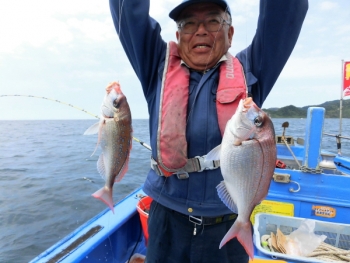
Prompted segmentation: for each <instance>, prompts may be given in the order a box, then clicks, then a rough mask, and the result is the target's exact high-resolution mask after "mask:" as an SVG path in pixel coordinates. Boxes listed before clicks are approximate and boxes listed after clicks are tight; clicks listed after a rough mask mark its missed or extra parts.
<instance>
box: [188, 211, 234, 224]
mask: <svg viewBox="0 0 350 263" xmlns="http://www.w3.org/2000/svg"><path fill="white" fill-rule="evenodd" d="M237 216H238V215H237V214H228V215H222V216H217V217H204V216H188V220H189V221H190V222H192V223H194V224H196V225H215V224H219V223H223V222H226V221H231V220H234V219H236V218H237Z"/></svg>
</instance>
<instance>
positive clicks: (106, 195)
mask: <svg viewBox="0 0 350 263" xmlns="http://www.w3.org/2000/svg"><path fill="white" fill-rule="evenodd" d="M92 196H93V197H95V198H97V199H99V200H101V201H102V202H104V203H105V204H106V205H107V206H108V207H109V208H110V209H111V210H112V212H113V214H114V206H113V197H112V191H111V190H109V189H107V188H106V187H102V188H101V189H99V190H97V191H96V192H95V193H93V194H92Z"/></svg>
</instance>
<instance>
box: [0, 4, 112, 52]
mask: <svg viewBox="0 0 350 263" xmlns="http://www.w3.org/2000/svg"><path fill="white" fill-rule="evenodd" d="M87 15H89V16H90V17H92V18H88V19H87V18H85V17H86V16H87ZM107 18H108V19H107ZM108 24H109V26H108ZM111 25H112V21H111V18H110V13H109V8H108V2H107V1H92V0H86V1H85V0H84V1H83V0H74V1H68V0H62V1H58V2H52V1H44V0H36V1H23V0H22V1H21V0H14V1H6V0H0V35H1V36H2V38H1V43H0V53H5V52H14V51H15V50H16V49H17V48H18V47H20V46H22V45H30V46H34V47H42V46H44V45H46V44H48V43H50V42H52V41H53V42H55V43H56V44H67V43H69V42H72V41H73V40H74V38H75V37H76V33H77V31H80V32H81V33H82V34H83V36H84V37H87V38H93V39H95V40H101V39H104V38H109V37H110V35H112V33H113V31H112V30H111Z"/></svg>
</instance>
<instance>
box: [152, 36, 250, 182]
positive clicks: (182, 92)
mask: <svg viewBox="0 0 350 263" xmlns="http://www.w3.org/2000/svg"><path fill="white" fill-rule="evenodd" d="M226 57H227V61H224V62H222V64H221V65H220V69H219V71H220V72H219V74H220V77H219V84H218V89H217V93H216V110H217V114H218V123H219V127H220V131H221V135H223V133H224V131H225V126H226V123H227V121H228V120H229V119H230V118H231V117H232V115H233V114H234V113H235V111H236V109H237V106H238V103H239V101H240V99H243V98H246V97H247V85H246V82H245V76H244V74H243V70H242V65H241V63H240V62H239V60H238V59H237V58H235V57H233V56H232V55H231V54H229V53H227V54H226ZM165 59H166V60H165V65H164V72H163V80H162V87H161V96H160V103H159V105H160V106H159V121H158V134H157V163H158V165H159V168H160V169H161V170H162V172H163V174H164V175H166V176H170V175H171V174H173V173H174V172H177V171H179V170H180V171H181V170H184V171H186V170H188V167H191V159H188V158H187V141H186V117H187V104H188V98H189V82H190V72H189V69H188V68H187V67H186V66H184V65H181V58H180V56H179V53H178V49H177V44H176V43H175V42H170V43H169V44H168V48H167V53H166V58H165ZM185 166H186V167H187V169H184V167H185ZM189 169H190V170H191V168H189ZM193 171H195V169H193Z"/></svg>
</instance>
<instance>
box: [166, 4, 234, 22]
mask: <svg viewBox="0 0 350 263" xmlns="http://www.w3.org/2000/svg"><path fill="white" fill-rule="evenodd" d="M199 3H214V4H217V5H219V6H221V7H222V8H223V9H224V10H227V11H228V13H229V14H230V8H229V7H228V5H227V3H225V2H224V1H218V0H192V1H187V2H184V3H181V4H179V5H178V6H177V7H175V8H174V9H173V10H171V11H170V13H169V17H170V18H171V19H173V20H175V21H176V19H177V18H178V17H179V15H180V13H181V12H182V10H183V9H184V8H186V7H188V6H190V5H193V4H199Z"/></svg>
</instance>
